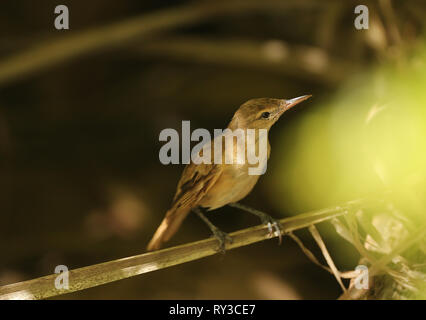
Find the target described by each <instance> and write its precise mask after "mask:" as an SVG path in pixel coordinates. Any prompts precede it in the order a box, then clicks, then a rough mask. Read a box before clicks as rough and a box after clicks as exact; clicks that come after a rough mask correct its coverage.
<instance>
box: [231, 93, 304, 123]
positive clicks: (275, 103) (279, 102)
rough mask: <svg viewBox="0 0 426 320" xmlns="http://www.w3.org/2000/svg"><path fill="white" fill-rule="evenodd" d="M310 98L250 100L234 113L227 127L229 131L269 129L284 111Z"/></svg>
mask: <svg viewBox="0 0 426 320" xmlns="http://www.w3.org/2000/svg"><path fill="white" fill-rule="evenodd" d="M310 97H311V95H305V96H301V97H297V98H294V99H289V100H287V99H273V98H259V99H251V100H249V101H247V102H245V103H244V104H243V105H241V107H240V108H239V109H238V110H237V112H235V114H234V117H233V118H232V121H231V123H230V125H229V127H230V128H231V129H236V128H242V129H249V128H250V129H269V128H271V127H272V125H273V124H274V123H275V122H277V120H278V119H279V118H280V116H281V115H282V114H283V113H284V112H285V111H287V110H288V109H290V108H292V107H293V106H295V105H296V104H299V103H300V102H302V101H305V100H306V99H309V98H310Z"/></svg>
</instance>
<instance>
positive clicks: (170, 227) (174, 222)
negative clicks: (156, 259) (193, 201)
mask: <svg viewBox="0 0 426 320" xmlns="http://www.w3.org/2000/svg"><path fill="white" fill-rule="evenodd" d="M190 210H191V208H189V207H186V206H183V207H177V208H176V207H175V206H173V207H172V208H171V209H170V210H169V211H167V213H166V216H165V217H164V219H163V221H162V222H161V224H160V226H159V227H158V229H157V231H155V233H154V236H153V237H152V239H151V241H150V242H149V243H148V246H147V248H146V249H147V250H148V251H152V250H157V249H160V247H161V246H162V245H163V243H164V242H166V241H168V240H170V238H171V237H172V236H173V235H174V234H175V233H176V231H177V230H178V229H179V227H180V225H181V224H182V222H183V220H184V219H185V218H186V216H187V215H188V213H189V211H190Z"/></svg>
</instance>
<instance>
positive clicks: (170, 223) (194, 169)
mask: <svg viewBox="0 0 426 320" xmlns="http://www.w3.org/2000/svg"><path fill="white" fill-rule="evenodd" d="M222 168H223V167H222V166H221V165H216V164H199V165H196V164H194V163H190V164H188V165H187V166H186V167H185V169H184V171H183V173H182V177H181V179H180V180H179V183H178V186H177V190H176V194H175V197H174V199H173V204H172V207H171V208H170V209H169V210H168V211H167V213H166V216H165V217H164V219H163V221H162V222H161V224H160V226H159V227H158V229H157V231H156V232H155V234H154V236H153V237H152V239H151V241H150V242H149V244H148V247H147V248H148V250H155V249H159V248H160V247H161V245H162V244H163V243H164V242H166V241H168V240H169V239H170V238H171V237H172V236H173V235H174V234H175V233H176V231H177V230H178V228H179V226H180V225H181V223H182V221H183V220H184V219H185V217H186V216H187V214H188V213H189V211H190V210H191V209H192V208H194V207H196V206H197V204H198V202H199V201H200V200H201V199H202V197H203V196H204V195H205V194H206V193H207V192H208V191H209V190H210V188H211V187H212V186H213V185H214V183H215V182H216V181H217V179H218V178H219V177H220V175H221V173H222Z"/></svg>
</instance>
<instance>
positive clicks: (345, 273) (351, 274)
mask: <svg viewBox="0 0 426 320" xmlns="http://www.w3.org/2000/svg"><path fill="white" fill-rule="evenodd" d="M288 236H289V237H290V238H292V239H293V240H294V241H295V242H296V243H297V244H298V246H299V248H300V249H301V250H302V251H303V253H304V254H305V255H306V257H308V259H309V260H311V261H312V262H313V263H314V264H316V265H317V266H319V267H320V268H322V269H324V270H325V271H327V272H329V273H331V274H333V270H331V268H330V267H328V266H326V265H323V264H322V263H321V262H319V261H318V259H317V258H316V257H315V255H314V254H313V253H312V251H311V250H309V249H308V248H306V246H305V245H304V244H303V242H302V240H300V239H299V237H297V236H296V235H295V234H294V233H293V232H290V233H289V234H288ZM338 274H339V277H340V278H344V279H352V278H354V277H355V276H357V275H358V273H357V272H355V271H343V272H342V271H338Z"/></svg>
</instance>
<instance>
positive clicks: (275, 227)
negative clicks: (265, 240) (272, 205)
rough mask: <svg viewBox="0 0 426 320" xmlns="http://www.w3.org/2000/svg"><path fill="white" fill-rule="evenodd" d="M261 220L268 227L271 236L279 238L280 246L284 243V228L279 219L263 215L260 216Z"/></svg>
mask: <svg viewBox="0 0 426 320" xmlns="http://www.w3.org/2000/svg"><path fill="white" fill-rule="evenodd" d="M260 220H261V221H262V223H263V224H265V225H266V226H267V227H268V231H269V236H270V237H272V236H274V235H275V236H278V241H279V244H281V242H282V235H283V233H284V229H283V226H282V225H281V222H280V221H279V220H277V219H274V218H272V217H271V216H269V215H267V214H263V215H261V216H260Z"/></svg>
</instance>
